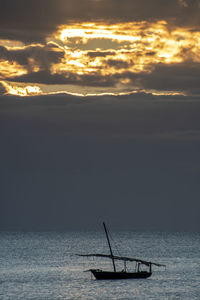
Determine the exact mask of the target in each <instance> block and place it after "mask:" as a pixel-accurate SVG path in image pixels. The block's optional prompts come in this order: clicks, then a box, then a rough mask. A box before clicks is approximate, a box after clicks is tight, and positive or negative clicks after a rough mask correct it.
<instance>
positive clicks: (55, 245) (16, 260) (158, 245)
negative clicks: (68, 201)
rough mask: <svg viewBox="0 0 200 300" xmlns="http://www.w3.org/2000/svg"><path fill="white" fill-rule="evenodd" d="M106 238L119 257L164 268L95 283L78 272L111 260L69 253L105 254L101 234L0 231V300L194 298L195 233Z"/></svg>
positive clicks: (197, 290) (197, 268) (198, 263)
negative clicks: (139, 276) (145, 275)
mask: <svg viewBox="0 0 200 300" xmlns="http://www.w3.org/2000/svg"><path fill="white" fill-rule="evenodd" d="M112 236H113V238H114V241H115V244H116V245H117V248H119V249H120V253H121V254H123V255H126V256H132V257H138V258H141V259H147V260H152V261H155V262H158V263H164V264H166V265H167V268H166V269H165V268H156V267H155V268H154V270H153V275H152V277H150V278H148V279H140V280H136V279H135V280H134V279H132V280H131V279H130V280H119V281H112V280H110V281H97V280H94V279H93V278H92V279H91V275H90V273H85V272H83V271H84V270H86V269H88V268H92V267H94V268H96V267H97V268H105V269H111V268H112V265H111V262H110V261H108V260H102V259H98V258H97V259H91V258H90V259H87V258H83V257H77V256H75V255H74V254H75V253H91V252H99V253H108V247H107V244H106V240H105V236H104V234H103V232H102V233H100V232H66V233H55V232H48V233H0V299H2V300H4V299H5V300H6V299H9V300H12V299H13V300H16V299H26V300H28V299H37V300H40V299H52V300H56V299H153V300H156V299H159V300H161V299H181V300H192V299H198V300H199V299H200V252H199V250H200V234H198V233H173V234H168V233H147V232H146V233H142V232H114V233H113V234H112ZM115 254H117V253H115ZM118 268H123V266H121V265H119V266H118ZM129 268H130V269H131V264H130V266H129Z"/></svg>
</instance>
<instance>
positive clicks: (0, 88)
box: [0, 81, 7, 96]
mask: <svg viewBox="0 0 200 300" xmlns="http://www.w3.org/2000/svg"><path fill="white" fill-rule="evenodd" d="M6 92H7V90H6V88H5V86H4V84H3V83H2V82H1V81H0V96H1V95H4V94H5V93H6Z"/></svg>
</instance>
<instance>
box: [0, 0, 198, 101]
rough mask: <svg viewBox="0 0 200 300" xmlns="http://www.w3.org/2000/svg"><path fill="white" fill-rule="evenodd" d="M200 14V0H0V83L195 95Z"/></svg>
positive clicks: (32, 89) (29, 89) (19, 87)
mask: <svg viewBox="0 0 200 300" xmlns="http://www.w3.org/2000/svg"><path fill="white" fill-rule="evenodd" d="M199 15H200V1H198V0H169V1H160V0H151V1H146V0H124V1H123V4H122V1H121V0H106V1H104V0H99V1H98V0H84V1H83V0H75V1H69V0H58V1H55V0H43V1H39V0H36V1H32V0H28V1H22V0H19V1H12V0H8V1H1V12H0V62H1V64H0V80H1V86H2V88H1V89H3V90H4V91H6V92H7V93H9V94H18V95H21V96H24V95H30V94H44V93H55V92H60V91H64V92H71V93H78V94H81V95H82V94H84V95H87V94H91V93H92V94H99V93H116V94H119V93H130V92H138V91H142V92H146V93H149V92H150V93H153V94H172V95H173V94H181V95H188V94H197V95H198V94H199V92H200V90H199V82H198V80H197V78H198V76H199V74H200V52H199V48H200V18H199Z"/></svg>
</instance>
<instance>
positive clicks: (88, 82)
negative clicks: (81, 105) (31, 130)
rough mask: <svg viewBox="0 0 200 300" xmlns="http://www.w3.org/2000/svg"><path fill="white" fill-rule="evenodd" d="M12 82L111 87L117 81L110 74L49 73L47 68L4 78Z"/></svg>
mask: <svg viewBox="0 0 200 300" xmlns="http://www.w3.org/2000/svg"><path fill="white" fill-rule="evenodd" d="M5 79H6V80H8V81H12V82H23V83H38V84H40V83H41V84H73V85H77V86H97V87H98V86H99V87H111V86H114V85H115V84H116V83H117V80H116V79H115V78H114V77H112V76H109V75H107V76H102V75H100V74H99V73H96V74H92V75H87V74H85V75H78V74H75V73H71V72H67V71H65V72H60V74H58V73H55V74H51V73H50V71H49V70H42V71H38V72H30V73H28V74H25V75H22V76H16V77H11V78H10V77H9V78H5Z"/></svg>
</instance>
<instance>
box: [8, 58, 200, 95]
mask: <svg viewBox="0 0 200 300" xmlns="http://www.w3.org/2000/svg"><path fill="white" fill-rule="evenodd" d="M106 64H107V65H109V66H112V67H115V68H116V69H122V68H124V69H125V70H124V71H123V72H120V73H117V72H116V73H115V74H111V75H102V74H100V73H98V72H96V73H93V74H85V75H78V74H75V73H72V72H68V71H65V72H64V71H63V72H62V73H61V72H60V73H59V74H58V73H56V74H51V73H50V71H49V70H41V71H38V72H30V73H28V74H25V75H22V76H16V77H12V78H5V80H9V81H12V82H21V83H23V82H24V83H38V84H72V85H77V86H94V87H114V86H116V85H117V84H118V83H120V82H121V81H122V80H129V84H128V86H130V88H131V87H132V89H134V88H137V89H145V90H156V91H169V92H181V93H185V94H194V95H195V94H196V95H199V94H200V88H199V78H200V63H197V62H193V61H186V62H183V63H173V64H161V63H160V64H157V65H155V66H152V71H151V72H148V73H147V72H139V73H138V72H137V73H134V72H130V71H126V68H127V66H128V63H127V62H124V61H121V60H108V61H106Z"/></svg>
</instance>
